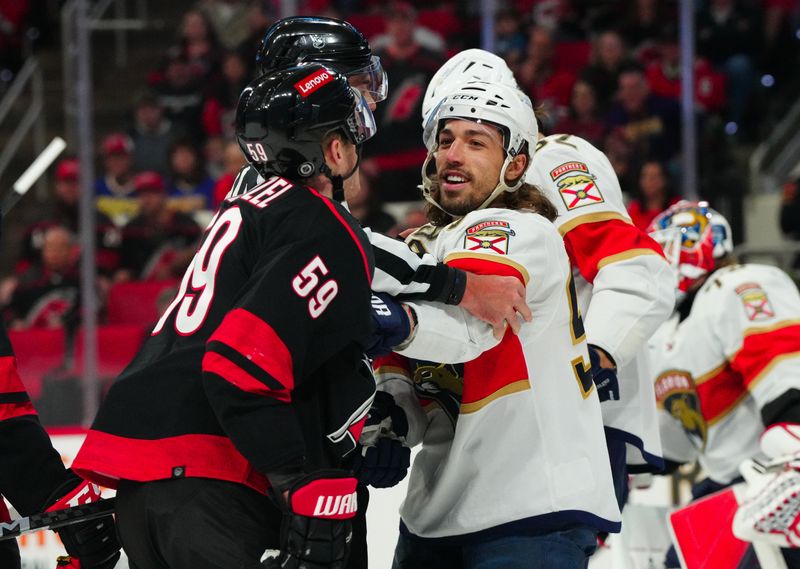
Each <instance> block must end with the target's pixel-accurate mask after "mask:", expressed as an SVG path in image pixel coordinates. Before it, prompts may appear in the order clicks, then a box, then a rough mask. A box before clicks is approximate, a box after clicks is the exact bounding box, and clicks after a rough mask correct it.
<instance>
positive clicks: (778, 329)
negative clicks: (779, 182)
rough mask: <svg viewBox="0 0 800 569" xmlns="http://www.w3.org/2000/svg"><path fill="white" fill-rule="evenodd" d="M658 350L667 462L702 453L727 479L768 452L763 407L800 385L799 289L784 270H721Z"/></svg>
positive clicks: (711, 470) (659, 340)
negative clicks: (763, 443)
mask: <svg viewBox="0 0 800 569" xmlns="http://www.w3.org/2000/svg"><path fill="white" fill-rule="evenodd" d="M650 349H651V355H652V359H651V361H652V363H653V365H654V370H655V371H656V373H655V375H654V381H655V390H656V397H657V401H658V408H659V413H660V415H661V419H662V443H663V445H664V456H665V458H668V459H671V460H675V461H678V462H688V461H691V460H693V459H695V458H697V459H698V460H699V462H700V464H701V466H702V467H703V469H704V470H705V472H706V473H707V474H708V476H709V477H711V478H712V479H713V480H715V481H717V482H720V483H728V482H730V481H731V480H733V479H734V478H736V477H738V476H739V465H740V464H741V462H742V461H743V460H744V459H746V458H752V457H759V456H762V455H761V451H760V448H759V437H760V436H761V433H762V432H763V431H764V424H763V422H762V419H761V409H762V408H763V406H764V405H765V404H767V403H769V402H770V401H773V400H774V399H775V398H777V397H779V396H780V395H781V394H783V393H784V392H785V391H786V390H788V389H792V388H795V389H800V294H798V291H797V287H795V285H794V283H793V282H792V280H791V279H790V278H789V277H788V276H787V275H786V273H784V272H783V271H781V270H780V269H777V268H775V267H769V266H765V265H750V264H748V265H734V266H732V267H727V268H723V269H719V270H717V271H715V272H714V273H713V274H712V275H711V276H710V277H709V279H708V280H707V281H706V282H705V283H704V284H703V286H702V287H701V288H700V290H699V291H698V292H697V295H696V296H695V298H694V302H693V304H692V307H691V311H690V313H689V315H688V316H687V317H686V318H685V319H684V320H683V321H682V322H679V317H678V315H677V314H676V315H675V316H674V317H673V318H672V319H670V320H669V321H667V322H666V323H664V324H663V325H662V326H661V328H660V329H659V330H658V332H657V333H656V334H655V335H654V336H653V338H652V339H651V340H650Z"/></svg>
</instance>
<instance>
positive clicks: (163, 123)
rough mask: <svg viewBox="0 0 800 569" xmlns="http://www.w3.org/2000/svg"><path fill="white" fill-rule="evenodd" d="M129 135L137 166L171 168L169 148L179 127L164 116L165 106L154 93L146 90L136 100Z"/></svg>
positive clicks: (140, 169)
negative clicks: (168, 160) (168, 157)
mask: <svg viewBox="0 0 800 569" xmlns="http://www.w3.org/2000/svg"><path fill="white" fill-rule="evenodd" d="M130 136H131V140H133V167H134V169H135V170H136V171H137V172H144V171H145V170H155V171H156V172H158V173H160V174H162V175H164V174H166V173H167V171H168V168H169V166H168V163H167V152H168V150H169V145H170V143H171V142H172V140H174V139H175V138H176V137H177V136H178V129H177V128H176V127H175V125H173V124H172V121H171V120H169V119H168V118H167V117H165V116H164V107H163V106H162V105H161V103H160V102H159V100H158V98H157V97H156V96H155V95H153V94H152V93H144V94H142V95H141V96H140V97H139V99H138V100H137V101H136V108H135V110H134V124H133V128H132V129H131V132H130Z"/></svg>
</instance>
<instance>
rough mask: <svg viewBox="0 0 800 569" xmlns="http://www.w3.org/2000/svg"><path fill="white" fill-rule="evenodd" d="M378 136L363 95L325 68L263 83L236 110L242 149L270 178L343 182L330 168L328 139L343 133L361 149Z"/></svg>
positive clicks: (287, 72)
mask: <svg viewBox="0 0 800 569" xmlns="http://www.w3.org/2000/svg"><path fill="white" fill-rule="evenodd" d="M375 131H376V127H375V119H374V118H373V116H372V112H371V111H370V110H369V106H368V104H367V102H366V100H365V99H364V97H363V96H362V95H361V93H360V92H359V91H358V90H357V89H355V88H354V87H351V86H350V85H349V83H348V82H347V79H346V78H345V77H344V76H342V75H340V74H338V73H336V72H335V71H333V70H332V69H330V68H327V67H324V66H322V65H319V64H310V65H303V66H299V67H291V68H289V69H284V70H281V71H276V72H273V73H269V74H267V75H265V76H263V77H259V78H258V79H256V80H255V81H253V82H252V83H250V84H249V85H248V86H247V87H245V89H244V91H242V94H241V97H240V98H239V105H238V107H237V109H236V138H237V140H238V142H239V147H240V148H241V149H242V152H244V155H245V158H247V161H248V163H250V165H252V166H253V167H254V168H255V169H256V170H257V171H258V173H259V174H261V176H262V177H264V178H267V177H269V176H271V175H275V174H277V175H280V176H284V177H286V178H289V179H298V178H300V179H303V178H310V177H311V176H314V175H315V174H317V173H322V174H325V175H327V176H328V177H330V178H331V179H334V178H338V176H333V175H332V173H331V171H330V168H328V166H327V164H326V163H325V155H324V153H323V149H322V142H323V140H324V139H325V137H326V135H328V134H330V133H333V132H339V133H341V134H342V135H343V136H344V137H345V139H346V140H348V141H350V142H352V143H353V144H355V145H356V146H359V147H360V145H361V144H362V143H363V142H364V141H366V140H368V139H369V138H371V137H372V136H373V135H374V134H375ZM357 168H358V164H356V166H355V167H354V168H353V170H352V171H351V172H350V173H349V174H348V175H346V176H342V177H341V178H342V179H346V178H348V177H350V176H351V175H352V174H353V173H354V172H355V170H356V169H357ZM334 186H336V183H335V181H334Z"/></svg>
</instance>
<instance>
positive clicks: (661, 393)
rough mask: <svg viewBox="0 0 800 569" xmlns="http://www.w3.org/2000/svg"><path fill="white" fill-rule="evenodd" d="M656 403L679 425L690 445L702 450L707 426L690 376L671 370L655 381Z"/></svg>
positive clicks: (685, 372) (706, 436)
mask: <svg viewBox="0 0 800 569" xmlns="http://www.w3.org/2000/svg"><path fill="white" fill-rule="evenodd" d="M655 392H656V403H657V405H658V407H660V408H662V409H664V410H665V411H667V412H668V413H669V414H670V415H672V417H673V418H674V419H675V420H676V421H678V422H679V423H680V424H681V427H683V430H684V431H686V434H687V435H688V436H689V440H691V441H692V444H693V445H694V446H695V447H696V448H698V449H700V450H702V449H704V448H705V446H706V442H707V441H708V424H707V423H706V419H705V417H704V416H703V411H702V409H701V407H700V397H699V396H698V395H697V388H696V387H695V383H694V379H692V374H690V373H689V372H687V371H682V370H676V369H671V370H669V371H665V372H664V373H662V374H661V375H659V376H658V379H656V384H655Z"/></svg>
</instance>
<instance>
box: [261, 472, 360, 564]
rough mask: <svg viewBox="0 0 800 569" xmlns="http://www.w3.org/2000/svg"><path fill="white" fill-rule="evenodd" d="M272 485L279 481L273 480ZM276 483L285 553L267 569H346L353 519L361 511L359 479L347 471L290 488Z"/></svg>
mask: <svg viewBox="0 0 800 569" xmlns="http://www.w3.org/2000/svg"><path fill="white" fill-rule="evenodd" d="M269 479H270V481H271V482H273V480H275V479H276V477H273V476H270V477H269ZM285 490H286V488H282V485H281V484H278V485H275V483H274V482H273V493H274V494H276V499H277V500H279V502H280V503H282V504H283V506H284V513H283V525H282V526H281V552H280V555H279V556H278V557H277V558H271V559H266V560H264V561H263V562H262V564H261V565H262V567H264V568H266V569H344V567H345V565H346V563H347V556H348V554H349V552H350V540H351V538H352V533H353V532H352V528H351V523H350V519H351V518H352V517H354V516H355V515H356V511H357V509H358V504H357V499H356V479H355V478H353V476H352V475H351V474H350V473H349V472H347V471H344V470H319V471H317V472H314V473H313V474H308V475H304V476H302V477H301V478H300V479H299V480H297V481H296V482H294V484H292V485H291V487H290V488H288V492H289V493H288V497H287V498H286V499H284V498H283V496H284V491H285Z"/></svg>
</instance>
